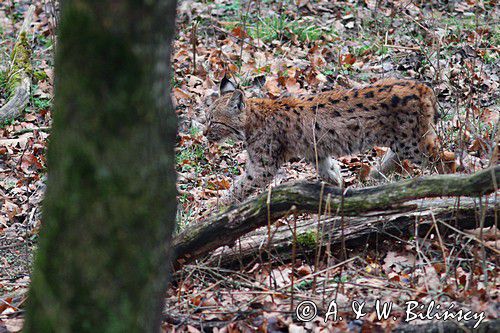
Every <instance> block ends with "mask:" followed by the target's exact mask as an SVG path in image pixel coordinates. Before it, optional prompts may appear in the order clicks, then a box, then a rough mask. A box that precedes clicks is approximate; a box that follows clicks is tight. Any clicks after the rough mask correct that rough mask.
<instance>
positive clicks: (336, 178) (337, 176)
mask: <svg viewBox="0 0 500 333" xmlns="http://www.w3.org/2000/svg"><path fill="white" fill-rule="evenodd" d="M318 172H319V176H320V177H321V178H322V179H324V180H326V181H328V182H329V183H332V184H333V185H336V186H339V187H342V185H343V183H344V180H343V178H342V173H341V172H340V165H339V162H338V161H337V160H336V159H334V158H332V157H327V158H324V159H322V160H321V161H319V163H318Z"/></svg>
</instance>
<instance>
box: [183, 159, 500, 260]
mask: <svg viewBox="0 0 500 333" xmlns="http://www.w3.org/2000/svg"><path fill="white" fill-rule="evenodd" d="M499 183H500V166H496V167H492V168H489V169H486V170H482V171H480V172H477V173H475V174H473V175H436V176H428V177H421V178H414V179H410V180H406V181H401V182H397V183H390V184H385V185H381V186H375V187H365V188H359V189H350V188H349V189H347V190H345V191H341V189H339V188H338V187H333V186H328V185H324V184H320V183H308V182H299V183H295V184H292V185H281V186H278V187H275V188H273V189H272V190H271V192H270V193H269V194H268V193H263V194H261V195H259V196H258V197H256V198H254V199H251V200H248V201H246V202H244V203H242V204H241V205H239V206H237V207H232V208H231V209H229V210H228V211H226V212H224V213H221V214H218V215H216V216H214V217H213V218H210V219H208V220H206V221H202V222H200V223H197V224H196V225H194V226H193V227H188V228H187V229H186V230H184V231H183V232H182V233H181V234H179V235H177V236H176V237H175V239H174V241H173V246H174V249H175V258H176V259H175V261H174V266H175V267H176V268H178V267H180V266H181V265H183V264H185V263H188V262H191V261H193V260H194V259H196V258H199V257H201V256H203V255H206V254H208V253H210V252H211V251H213V250H215V249H217V248H218V247H220V246H224V245H232V244H233V243H234V242H235V241H236V239H238V238H239V237H241V236H243V235H245V234H247V233H248V232H250V231H252V230H255V229H257V228H260V227H263V226H265V225H268V224H269V223H272V222H274V221H276V220H277V219H279V218H282V217H284V216H287V215H289V214H292V213H294V214H297V213H317V212H318V211H321V212H323V211H324V209H325V206H326V205H329V206H330V211H331V212H332V214H338V215H345V216H355V215H360V214H361V213H364V212H369V211H374V210H379V211H380V210H398V211H404V210H405V209H406V210H411V209H413V208H414V207H411V206H408V205H403V203H405V202H407V201H410V200H414V199H421V198H435V197H441V196H472V197H478V196H482V195H485V194H488V193H491V192H494V191H497V190H498V184H499ZM268 195H269V199H270V200H269V202H268ZM221 235H223V237H221Z"/></svg>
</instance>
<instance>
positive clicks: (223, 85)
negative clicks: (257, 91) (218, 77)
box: [219, 76, 236, 95]
mask: <svg viewBox="0 0 500 333" xmlns="http://www.w3.org/2000/svg"><path fill="white" fill-rule="evenodd" d="M235 90H236V85H235V84H234V83H233V82H231V80H229V79H228V78H227V77H226V76H224V78H223V79H222V81H221V82H220V84H219V94H220V95H223V94H225V93H228V92H233V91H235Z"/></svg>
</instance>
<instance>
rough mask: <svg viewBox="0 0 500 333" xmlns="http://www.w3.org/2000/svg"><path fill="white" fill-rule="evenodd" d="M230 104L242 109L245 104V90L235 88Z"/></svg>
mask: <svg viewBox="0 0 500 333" xmlns="http://www.w3.org/2000/svg"><path fill="white" fill-rule="evenodd" d="M228 105H230V106H233V107H236V108H237V109H238V110H242V109H243V107H244V106H245V94H244V93H243V91H241V90H240V89H236V90H234V92H233V94H232V95H231V99H230V100H229V103H228Z"/></svg>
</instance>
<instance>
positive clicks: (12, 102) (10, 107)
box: [0, 5, 35, 123]
mask: <svg viewBox="0 0 500 333" xmlns="http://www.w3.org/2000/svg"><path fill="white" fill-rule="evenodd" d="M34 12H35V6H34V5H32V6H30V7H29V9H28V11H27V12H26V15H25V17H24V22H23V25H22V27H21V30H20V31H19V36H18V38H17V41H16V43H15V44H14V49H13V51H12V55H11V59H10V66H9V69H8V70H7V85H6V86H7V93H8V94H9V96H8V99H7V103H5V105H3V106H1V107H0V123H3V122H4V121H6V120H9V119H14V118H16V117H18V116H19V115H20V114H21V112H22V111H23V110H24V109H25V108H26V105H28V101H29V96H30V88H31V79H30V76H31V73H30V72H31V48H30V45H29V43H28V38H27V31H28V28H29V26H30V24H31V21H32V20H33V14H34Z"/></svg>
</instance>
